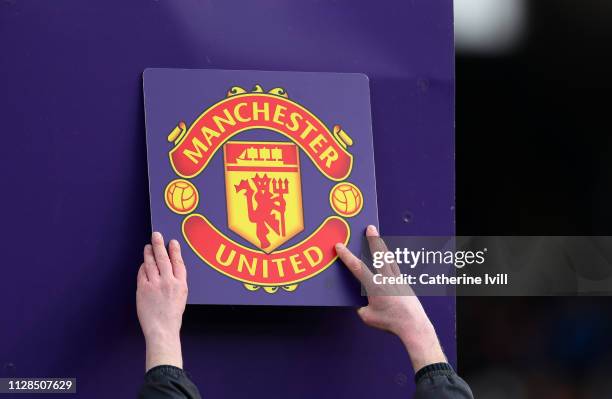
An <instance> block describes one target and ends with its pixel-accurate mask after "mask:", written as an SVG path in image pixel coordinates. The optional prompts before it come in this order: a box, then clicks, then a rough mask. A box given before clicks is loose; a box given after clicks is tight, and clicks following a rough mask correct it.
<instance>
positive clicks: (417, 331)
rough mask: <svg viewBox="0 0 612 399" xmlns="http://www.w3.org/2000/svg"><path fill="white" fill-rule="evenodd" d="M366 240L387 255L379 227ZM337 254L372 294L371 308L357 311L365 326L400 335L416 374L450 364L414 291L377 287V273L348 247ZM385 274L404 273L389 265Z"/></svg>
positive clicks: (340, 246)
mask: <svg viewBox="0 0 612 399" xmlns="http://www.w3.org/2000/svg"><path fill="white" fill-rule="evenodd" d="M366 238H367V240H368V244H369V247H370V251H371V252H372V253H373V252H379V251H382V252H387V246H386V245H385V243H384V242H383V240H382V239H381V238H380V237H379V235H378V231H377V230H376V227H374V226H368V228H367V230H366ZM336 252H337V253H338V256H339V257H340V259H341V260H342V261H343V262H344V264H345V265H346V267H348V269H349V270H350V271H351V272H352V273H353V275H354V276H355V277H356V278H357V279H358V280H359V281H360V282H361V284H362V285H363V286H364V288H365V289H366V292H367V294H368V305H367V306H365V307H362V308H360V309H359V310H358V311H357V312H358V314H359V316H360V317H361V319H362V320H363V321H364V323H366V324H367V325H369V326H372V327H375V328H379V329H382V330H386V331H389V332H391V333H393V334H395V335H397V336H398V337H399V338H400V339H401V340H402V342H403V343H404V346H405V347H406V350H407V351H408V354H409V355H410V359H411V360H412V366H413V368H414V371H415V372H416V371H418V370H420V369H421V368H422V367H425V366H427V365H429V364H433V363H444V362H446V357H445V356H444V353H443V352H442V348H441V347H440V343H439V341H438V337H437V336H436V332H435V330H434V327H433V325H432V324H431V322H430V321H429V318H428V317H427V314H426V313H425V310H424V309H423V306H421V302H420V301H419V298H417V296H416V295H414V292H413V291H412V289H411V288H410V287H409V286H403V287H391V286H389V285H386V286H380V285H376V284H374V280H373V276H374V275H373V273H372V272H371V271H370V270H369V269H368V267H367V266H366V265H365V264H364V263H363V262H362V261H361V260H360V259H359V258H357V257H356V256H355V255H353V253H352V252H351V251H349V250H348V248H346V247H345V246H344V245H343V244H341V243H339V244H336ZM381 273H382V274H384V275H389V276H398V275H399V274H400V270H399V267H398V266H397V264H396V263H390V264H389V263H387V264H385V265H384V266H383V267H382V268H381Z"/></svg>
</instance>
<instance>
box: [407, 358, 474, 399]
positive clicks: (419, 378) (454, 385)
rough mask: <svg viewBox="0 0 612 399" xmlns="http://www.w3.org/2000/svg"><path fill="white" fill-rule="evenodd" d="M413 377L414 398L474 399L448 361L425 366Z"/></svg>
mask: <svg viewBox="0 0 612 399" xmlns="http://www.w3.org/2000/svg"><path fill="white" fill-rule="evenodd" d="M414 379H415V381H416V394H415V395H414V399H433V398H436V399H474V396H473V395H472V390H471V389H470V387H469V385H468V384H467V383H466V382H465V381H463V380H462V379H461V377H459V376H458V375H457V373H455V371H454V370H453V368H452V367H451V366H450V365H449V364H448V363H435V364H430V365H429V366H425V367H423V368H422V369H420V370H419V371H418V372H417V373H416V375H415V377H414Z"/></svg>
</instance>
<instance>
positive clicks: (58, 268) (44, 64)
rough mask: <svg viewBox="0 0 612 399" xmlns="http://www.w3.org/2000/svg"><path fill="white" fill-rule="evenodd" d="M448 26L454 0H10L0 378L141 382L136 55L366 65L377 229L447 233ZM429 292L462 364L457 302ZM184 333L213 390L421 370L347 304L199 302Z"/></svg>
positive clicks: (188, 63)
mask: <svg viewBox="0 0 612 399" xmlns="http://www.w3.org/2000/svg"><path fill="white" fill-rule="evenodd" d="M452 32H453V28H452V3H451V0H411V1H401V2H400V1H393V2H392V1H377V2H356V1H351V0H343V1H334V2H331V1H323V2H321V1H301V2H288V1H280V0H279V1H242V2H234V1H203V0H201V1H194V0H192V1H189V0H181V1H171V0H168V1H161V0H160V1H154V0H151V1H138V0H134V1H115V0H107V1H104V2H102V1H82V0H61V1H60V0H56V1H34V0H32V1H27V0H19V1H17V0H3V1H1V2H0V49H2V56H1V57H0V115H1V116H2V118H1V119H0V120H2V133H3V136H2V137H3V145H2V147H1V150H0V151H1V157H0V171H1V172H0V173H1V176H2V183H3V189H2V194H3V195H2V196H0V201H1V204H2V207H1V210H0V212H1V217H2V219H1V220H2V227H3V237H2V242H3V244H4V251H3V259H4V262H3V266H2V273H3V274H2V278H0V301H1V303H2V308H1V310H2V311H1V312H0V338H1V339H0V376H21V377H26V376H39V377H52V376H72V377H76V378H77V379H78V383H77V387H78V391H79V395H77V396H79V397H87V398H109V397H133V396H134V395H135V393H136V391H137V389H138V385H139V383H140V381H141V378H142V372H143V367H144V343H143V340H142V338H141V335H140V331H139V328H138V323H137V320H136V314H135V306H134V297H135V294H134V290H135V274H136V270H137V267H138V265H139V264H140V261H141V248H142V246H143V244H144V243H145V242H146V240H147V238H148V235H149V207H148V194H147V180H146V179H147V177H146V176H147V174H146V160H145V135H144V117H143V102H142V89H141V73H142V71H143V70H144V69H145V68H146V67H181V68H219V69H223V68H231V69H264V70H302V71H334V72H363V73H366V74H368V75H369V77H370V83H371V90H372V104H373V123H374V135H375V158H376V172H377V179H378V181H377V185H378V197H379V198H378V199H379V208H380V223H381V231H382V233H383V234H387V235H390V234H394V235H400V234H441V235H447V234H452V233H453V232H454V206H453V205H454V161H453V158H454V138H453V124H454V115H453V92H454V77H453V47H452V43H453V34H452ZM407 221H408V222H407ZM424 302H425V307H426V308H427V310H428V311H429V312H430V315H431V316H432V318H433V320H434V323H435V325H436V327H437V329H438V332H439V334H440V336H441V340H442V342H443V345H444V346H445V348H446V351H447V353H448V354H449V357H450V358H451V360H452V361H453V362H454V360H455V317H454V314H455V313H454V306H455V303H454V299H453V298H437V299H425V300H424ZM183 344H184V352H185V354H184V355H185V364H186V367H187V368H188V369H189V371H190V372H191V374H192V376H193V378H194V380H195V381H196V383H198V385H199V386H200V388H201V390H202V391H203V393H204V394H205V395H206V397H209V398H221V397H223V398H238V397H246V396H248V397H257V396H260V395H261V396H264V394H268V395H270V396H272V397H284V396H289V395H291V396H292V397H295V398H310V397H313V396H315V395H318V396H320V397H324V396H330V397H331V395H332V394H334V395H335V396H334V397H351V398H371V397H382V396H383V395H384V397H386V398H406V397H409V392H411V390H412V386H413V384H412V375H411V369H410V365H409V362H408V359H407V357H406V354H405V353H404V352H403V350H402V347H401V345H400V343H399V341H398V340H396V339H395V338H394V337H392V336H390V335H388V334H385V333H382V332H378V331H374V330H371V329H367V328H366V327H364V326H362V325H361V323H360V321H359V320H358V318H357V316H356V315H355V314H354V311H353V310H352V309H347V308H330V309H322V308H241V307H222V306H220V307H204V306H200V307H190V308H189V309H188V310H187V314H186V317H185V323H184V340H183ZM109 375H112V376H113V382H112V384H111V383H106V384H103V383H102V381H108V380H107V378H108V376H109ZM116 392H121V393H120V394H117V393H116ZM49 397H51V395H49Z"/></svg>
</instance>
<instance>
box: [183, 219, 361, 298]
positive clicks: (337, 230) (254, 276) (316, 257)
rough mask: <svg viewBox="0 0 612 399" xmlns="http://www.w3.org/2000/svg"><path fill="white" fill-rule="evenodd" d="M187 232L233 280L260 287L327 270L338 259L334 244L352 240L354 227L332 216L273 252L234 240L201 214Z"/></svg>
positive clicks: (185, 228) (200, 253) (189, 240)
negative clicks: (350, 227) (299, 240)
mask: <svg viewBox="0 0 612 399" xmlns="http://www.w3.org/2000/svg"><path fill="white" fill-rule="evenodd" d="M183 235H184V236H185V239H186V240H187V243H188V244H189V245H190V246H191V248H192V249H193V250H194V251H195V253H196V254H197V255H198V256H199V257H200V258H201V259H202V260H203V261H204V262H206V263H208V264H209V265H210V266H212V267H213V268H214V269H216V270H217V271H219V272H221V273H223V274H225V275H227V276H229V277H231V278H233V279H236V280H240V281H242V282H244V283H249V284H253V285H258V286H259V285H261V286H287V285H291V284H295V283H298V282H300V281H303V280H306V279H308V278H311V277H312V276H314V275H316V274H318V273H321V272H322V271H323V270H325V269H327V268H328V267H329V266H330V265H331V264H332V263H333V262H334V261H335V260H336V258H337V255H336V250H335V249H334V245H335V244H336V243H338V242H342V243H344V244H346V243H348V240H349V236H350V230H349V226H348V224H347V223H346V222H345V221H344V220H343V219H341V218H339V217H336V216H331V217H328V218H327V219H325V221H324V222H323V223H322V224H321V225H320V226H319V228H317V229H316V230H315V231H314V233H312V234H311V235H310V236H309V237H308V238H306V239H305V240H303V241H302V242H300V243H298V244H296V245H294V246H292V247H290V248H286V249H283V250H280V251H277V252H274V253H271V254H266V253H264V252H261V251H255V250H252V249H249V248H247V247H244V246H242V245H240V244H238V243H235V242H233V241H231V240H230V239H229V238H227V237H226V236H225V235H223V233H221V232H220V231H219V230H217V229H216V228H215V227H214V226H213V225H212V224H211V223H210V222H209V221H208V219H206V218H205V217H204V216H202V215H199V214H192V215H189V216H187V217H186V218H185V220H184V221H183Z"/></svg>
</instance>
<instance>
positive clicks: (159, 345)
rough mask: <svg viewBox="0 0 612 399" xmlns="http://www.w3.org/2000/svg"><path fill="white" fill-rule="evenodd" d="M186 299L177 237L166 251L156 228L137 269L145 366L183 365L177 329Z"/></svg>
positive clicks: (137, 292) (179, 326) (182, 266)
mask: <svg viewBox="0 0 612 399" xmlns="http://www.w3.org/2000/svg"><path fill="white" fill-rule="evenodd" d="M186 302H187V271H186V269H185V263H184V262H183V258H182V257H181V248H180V246H179V243H178V241H176V240H171V241H170V245H169V251H166V247H165V245H164V239H163V237H162V235H161V234H160V233H158V232H155V233H153V235H152V236H151V244H147V245H146V246H145V248H144V262H143V263H142V265H141V266H140V269H139V270H138V277H137V289H136V310H137V312H138V320H139V321H140V326H141V328H142V332H143V334H144V336H145V341H146V344H147V360H146V370H147V371H148V370H150V369H151V368H153V367H155V366H160V365H170V366H175V367H179V368H182V367H183V360H182V355H181V341H180V335H179V334H180V330H181V323H182V318H183V312H184V311H185V306H186Z"/></svg>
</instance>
